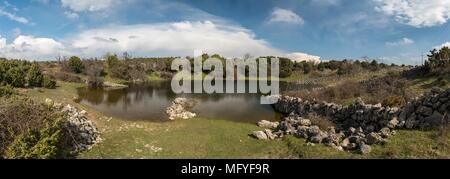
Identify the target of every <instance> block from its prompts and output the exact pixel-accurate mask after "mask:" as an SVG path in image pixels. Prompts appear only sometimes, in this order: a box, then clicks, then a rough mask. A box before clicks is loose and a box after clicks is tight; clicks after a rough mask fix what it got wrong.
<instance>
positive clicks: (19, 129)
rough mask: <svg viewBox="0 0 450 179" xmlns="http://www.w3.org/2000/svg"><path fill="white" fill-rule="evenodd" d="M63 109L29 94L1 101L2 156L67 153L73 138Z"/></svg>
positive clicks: (25, 156)
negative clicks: (67, 128)
mask: <svg viewBox="0 0 450 179" xmlns="http://www.w3.org/2000/svg"><path fill="white" fill-rule="evenodd" d="M63 120H64V118H63V113H60V112H56V111H54V110H53V109H50V108H49V107H48V106H47V105H45V104H41V103H36V102H34V101H33V100H31V99H28V98H21V97H12V98H6V99H5V98H4V99H1V101H0V158H20V159H49V158H64V157H67V155H66V154H67V153H66V152H65V151H67V149H70V148H69V147H70V145H67V144H68V143H67V142H65V141H66V140H70V138H68V137H67V134H66V133H67V132H66V131H65V130H64V129H63Z"/></svg>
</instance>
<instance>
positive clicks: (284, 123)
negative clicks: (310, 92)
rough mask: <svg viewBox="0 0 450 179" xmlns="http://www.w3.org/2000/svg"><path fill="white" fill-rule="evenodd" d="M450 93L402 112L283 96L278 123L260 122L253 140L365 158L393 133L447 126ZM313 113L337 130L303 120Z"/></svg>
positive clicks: (438, 93) (422, 100)
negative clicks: (293, 140)
mask: <svg viewBox="0 0 450 179" xmlns="http://www.w3.org/2000/svg"><path fill="white" fill-rule="evenodd" d="M449 95H450V89H448V90H446V91H441V90H438V89H433V90H432V91H431V92H430V93H427V94H424V95H422V96H420V97H417V98H415V99H414V100H412V101H410V102H409V103H408V104H407V105H406V106H405V107H404V108H402V109H400V108H389V107H382V106H381V104H377V105H366V104H364V102H363V101H362V100H361V99H358V100H356V101H355V103H354V104H352V105H348V106H342V105H339V104H334V103H327V102H319V101H303V100H302V99H300V98H293V97H288V96H283V97H280V98H279V101H278V103H276V104H275V105H274V108H275V109H276V110H277V111H279V112H281V113H283V114H285V115H286V117H284V118H283V119H282V120H281V122H270V121H260V122H259V123H258V126H260V127H263V128H268V129H265V130H264V131H254V132H253V133H252V136H254V137H255V138H257V139H260V140H274V139H277V138H282V137H283V136H284V135H294V136H296V137H299V138H305V139H306V140H307V141H308V142H309V143H308V144H309V145H314V144H317V143H322V144H325V145H326V146H330V147H333V148H336V149H338V150H346V151H356V152H358V153H361V154H367V153H369V152H370V151H371V147H370V145H375V144H384V143H387V142H388V138H389V137H390V136H392V135H395V134H396V131H395V129H403V128H407V129H427V128H432V127H438V126H441V125H444V124H447V123H448V122H449V117H448V113H449V111H450V101H449V98H450V96H449ZM310 113H315V114H317V115H321V116H325V117H327V118H329V119H330V120H331V121H332V122H334V123H335V125H336V127H329V128H327V129H321V128H320V127H319V126H315V125H312V122H311V120H309V119H306V118H303V117H307V116H308V114H310Z"/></svg>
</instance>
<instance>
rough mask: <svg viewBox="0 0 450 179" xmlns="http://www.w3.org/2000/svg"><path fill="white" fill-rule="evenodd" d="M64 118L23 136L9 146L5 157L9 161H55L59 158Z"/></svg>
mask: <svg viewBox="0 0 450 179" xmlns="http://www.w3.org/2000/svg"><path fill="white" fill-rule="evenodd" d="M62 125H63V122H62V118H58V119H57V120H56V121H52V122H49V124H46V126H45V127H44V128H43V129H40V130H32V131H29V132H27V133H24V134H21V135H19V136H18V137H16V138H15V140H14V141H13V142H12V144H10V145H9V146H8V148H7V149H6V151H5V157H6V158H9V159H55V158H57V157H58V154H59V153H60V152H59V150H60V149H59V147H58V144H59V140H60V139H61V130H62Z"/></svg>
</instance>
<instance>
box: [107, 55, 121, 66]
mask: <svg viewBox="0 0 450 179" xmlns="http://www.w3.org/2000/svg"><path fill="white" fill-rule="evenodd" d="M106 63H107V64H108V67H109V68H112V67H114V66H115V65H117V64H118V63H119V58H118V57H117V55H116V54H114V55H108V56H107V58H106Z"/></svg>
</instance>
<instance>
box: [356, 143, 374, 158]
mask: <svg viewBox="0 0 450 179" xmlns="http://www.w3.org/2000/svg"><path fill="white" fill-rule="evenodd" d="M371 151H372V147H370V146H369V145H366V144H361V145H360V146H359V148H358V153H360V154H363V155H365V154H368V153H370V152H371Z"/></svg>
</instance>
